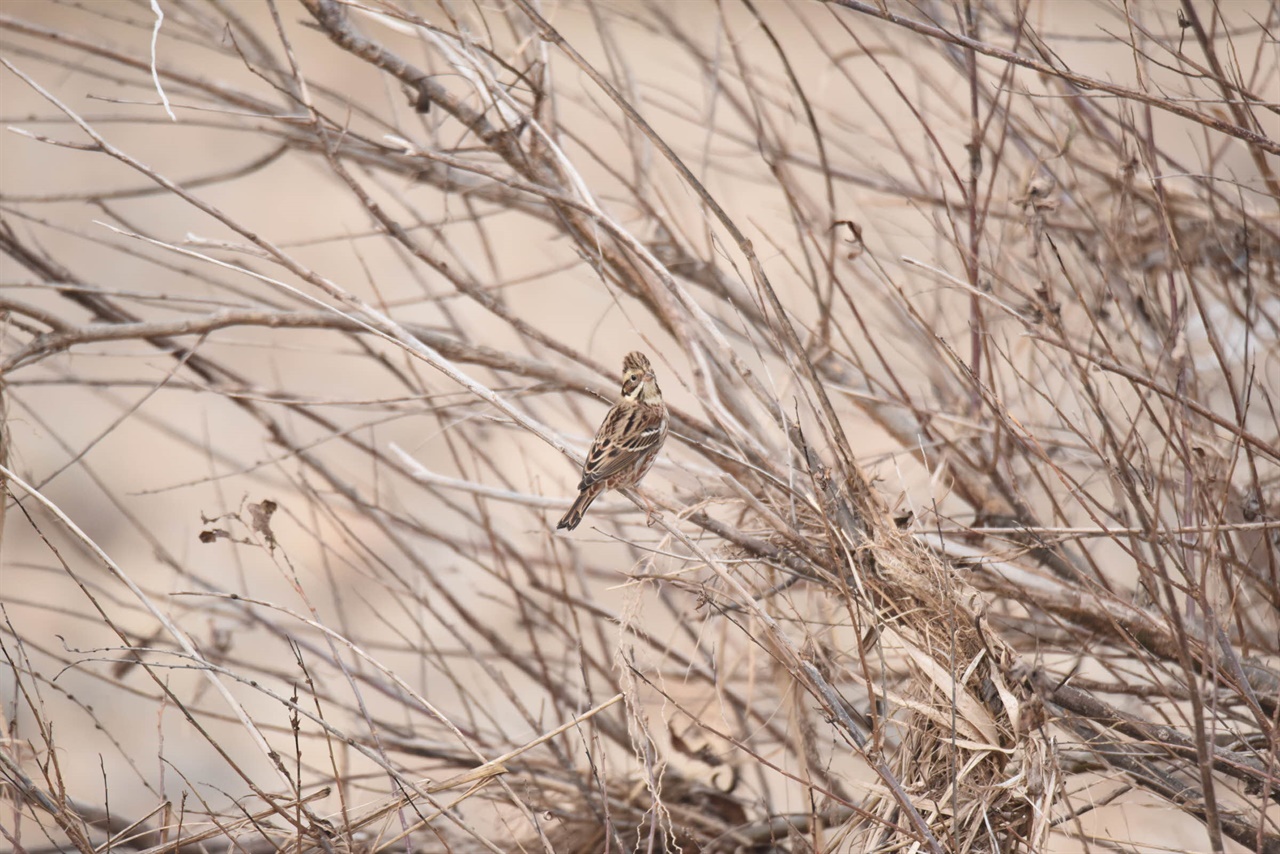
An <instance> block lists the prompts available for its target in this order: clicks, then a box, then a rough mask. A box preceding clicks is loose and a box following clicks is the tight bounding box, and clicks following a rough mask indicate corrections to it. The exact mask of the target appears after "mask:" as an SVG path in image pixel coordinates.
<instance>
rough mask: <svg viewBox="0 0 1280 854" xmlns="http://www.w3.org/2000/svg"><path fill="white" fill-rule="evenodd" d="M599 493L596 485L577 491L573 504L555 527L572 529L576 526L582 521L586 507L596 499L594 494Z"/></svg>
mask: <svg viewBox="0 0 1280 854" xmlns="http://www.w3.org/2000/svg"><path fill="white" fill-rule="evenodd" d="M599 494H600V488H599V486H598V485H592V486H588V487H587V488H586V489H584V490H582V491H581V492H579V493H578V497H577V498H576V499H575V500H574V502H573V506H572V507H570V508H569V512H568V513H566V514H564V518H563V519H561V520H560V524H559V525H556V527H557V528H568V529H569V530H570V531H572V530H573V529H574V528H576V527H578V523H579V522H581V521H582V514H584V513H586V512H587V508H588V507H590V506H591V502H592V501H595V500H596V496H597V495H599Z"/></svg>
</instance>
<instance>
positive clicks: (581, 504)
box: [556, 353, 667, 530]
mask: <svg viewBox="0 0 1280 854" xmlns="http://www.w3.org/2000/svg"><path fill="white" fill-rule="evenodd" d="M666 438H667V407H666V404H664V403H663V402H662V392H661V391H660V390H659V389H658V381H657V380H656V379H655V378H654V375H653V367H652V366H651V365H650V364H649V360H648V359H647V358H646V357H645V355H644V354H643V353H628V354H627V357H626V358H625V359H623V360H622V400H619V401H618V402H617V404H615V405H614V407H613V409H610V410H609V413H608V414H607V415H605V417H604V421H603V422H602V423H601V424H600V429H599V430H598V431H597V432H596V439H595V441H594V442H592V443H591V450H590V451H589V452H588V453H587V462H586V464H585V465H584V466H583V467H582V482H581V483H579V484H578V498H577V500H576V501H574V502H573V506H572V507H570V508H569V512H568V513H566V514H564V518H563V519H561V520H560V524H559V525H557V526H556V527H557V528H568V529H569V530H573V529H574V528H576V527H578V523H579V522H581V521H582V514H584V513H586V512H587V508H588V507H590V506H591V502H592V501H595V500H596V497H597V496H599V495H600V493H602V492H604V491H605V490H606V489H628V488H630V487H632V486H635V485H636V484H637V483H639V482H640V479H641V478H643V477H644V476H645V475H646V474H648V473H649V469H651V468H653V461H654V460H656V459H657V458H658V450H659V449H660V448H661V447H662V443H663V442H664V441H665V440H666Z"/></svg>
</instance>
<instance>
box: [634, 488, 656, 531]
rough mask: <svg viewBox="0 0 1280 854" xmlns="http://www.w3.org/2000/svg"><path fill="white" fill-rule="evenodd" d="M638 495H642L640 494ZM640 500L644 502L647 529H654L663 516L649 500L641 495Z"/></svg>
mask: <svg viewBox="0 0 1280 854" xmlns="http://www.w3.org/2000/svg"><path fill="white" fill-rule="evenodd" d="M636 495H640V493H639V492H637V493H636ZM640 500H641V501H643V502H644V524H645V527H646V528H652V527H653V524H654V523H655V522H658V521H660V520H661V519H662V514H661V513H659V512H658V510H657V508H656V507H654V506H653V502H652V501H650V500H649V499H648V498H646V497H644V496H643V495H640Z"/></svg>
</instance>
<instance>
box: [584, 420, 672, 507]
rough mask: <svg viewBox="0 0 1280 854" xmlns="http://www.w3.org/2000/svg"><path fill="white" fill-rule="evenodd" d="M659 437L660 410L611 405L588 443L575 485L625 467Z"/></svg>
mask: <svg viewBox="0 0 1280 854" xmlns="http://www.w3.org/2000/svg"><path fill="white" fill-rule="evenodd" d="M661 441H662V412H661V410H659V409H656V408H653V407H648V406H624V405H622V404H619V405H618V406H615V407H614V408H613V409H610V410H609V414H608V415H606V416H605V417H604V423H602V424H601V425H600V430H599V432H598V433H596V440H595V441H594V442H592V443H591V451H590V452H589V453H588V454H587V462H586V465H584V466H583V467H582V483H580V484H578V489H586V488H587V487H588V486H590V485H591V484H593V483H596V482H598V481H601V480H604V479H606V478H609V477H612V476H613V475H615V474H618V473H619V472H623V471H626V470H627V469H628V468H629V467H631V466H633V465H635V463H636V461H637V460H638V459H639V458H640V457H642V456H643V455H644V453H645V452H646V451H648V450H650V449H652V448H653V447H654V446H655V445H657V444H658V443H659V442H661Z"/></svg>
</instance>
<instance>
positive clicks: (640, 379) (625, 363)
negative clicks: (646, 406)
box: [622, 352, 662, 403]
mask: <svg viewBox="0 0 1280 854" xmlns="http://www.w3.org/2000/svg"><path fill="white" fill-rule="evenodd" d="M622 396H623V397H629V398H631V399H632V400H638V401H640V402H641V403H660V402H661V401H662V392H661V391H659V390H658V380H657V378H656V377H655V376H654V375H653V366H652V365H650V364H649V359H648V358H647V357H646V356H645V354H644V353H639V352H633V353H628V354H627V357H626V358H625V359H623V360H622Z"/></svg>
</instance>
